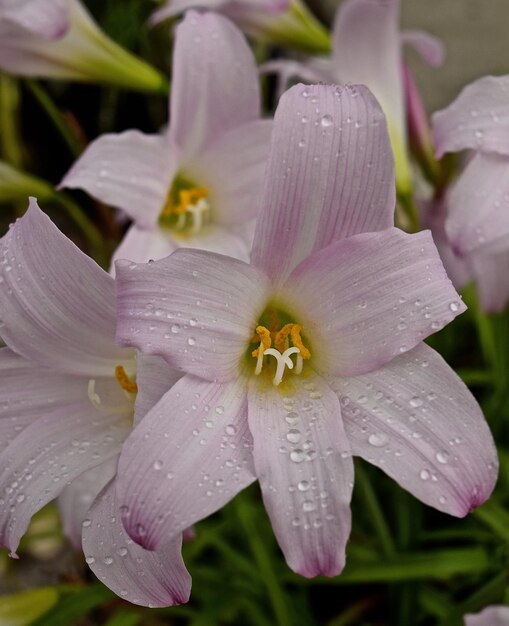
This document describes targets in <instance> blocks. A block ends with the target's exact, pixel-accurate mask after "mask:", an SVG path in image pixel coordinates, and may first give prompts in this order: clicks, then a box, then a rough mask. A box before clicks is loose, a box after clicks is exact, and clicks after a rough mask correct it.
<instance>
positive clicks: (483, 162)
mask: <svg viewBox="0 0 509 626" xmlns="http://www.w3.org/2000/svg"><path fill="white" fill-rule="evenodd" d="M432 122H433V133H434V138H435V145H436V149H437V157H438V158H440V157H441V156H443V154H445V153H446V152H457V151H460V150H470V151H471V158H470V160H469V162H468V164H467V165H466V167H465V169H464V170H463V172H462V173H461V174H460V176H459V178H458V180H457V181H456V183H455V184H454V185H453V186H452V188H451V189H450V190H449V193H448V196H447V200H446V201H447V217H446V219H445V232H446V234H447V239H448V242H449V245H450V246H451V247H452V250H453V251H454V253H455V254H456V255H457V256H458V257H459V258H461V259H463V261H464V262H465V263H466V265H467V266H468V267H469V270H470V273H471V275H472V277H473V279H474V280H475V282H476V284H477V288H478V292H479V298H480V301H481V306H482V307H483V309H484V310H486V311H489V312H497V311H501V310H502V309H503V308H504V307H505V305H506V304H507V302H508V300H509V275H508V272H507V267H508V265H509V213H508V211H507V208H508V203H509V76H499V77H494V76H487V77H484V78H481V79H479V80H476V81H474V82H473V83H471V84H470V85H468V86H467V87H465V88H464V89H463V90H462V91H461V93H460V94H459V96H458V97H457V98H456V100H455V101H454V102H452V104H450V105H449V106H448V107H447V108H445V109H443V110H442V111H438V112H437V113H435V114H434V115H433V118H432Z"/></svg>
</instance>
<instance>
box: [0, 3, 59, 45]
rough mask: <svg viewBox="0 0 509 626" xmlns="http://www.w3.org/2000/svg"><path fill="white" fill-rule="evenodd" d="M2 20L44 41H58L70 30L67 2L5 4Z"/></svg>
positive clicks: (2, 9)
mask: <svg viewBox="0 0 509 626" xmlns="http://www.w3.org/2000/svg"><path fill="white" fill-rule="evenodd" d="M3 4H4V5H5V6H2V7H0V19H1V20H2V21H3V20H6V21H8V22H10V23H11V24H15V25H16V26H18V27H19V28H21V29H23V30H28V31H30V32H31V33H33V34H34V35H37V36H38V37H43V38H44V39H50V40H51V39H58V38H59V37H62V36H63V35H64V34H65V32H66V31H67V30H68V28H69V11H68V8H67V7H66V2H65V0H17V1H16V2H14V3H12V2H8V3H7V4H6V3H3Z"/></svg>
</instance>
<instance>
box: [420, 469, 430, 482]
mask: <svg viewBox="0 0 509 626" xmlns="http://www.w3.org/2000/svg"><path fill="white" fill-rule="evenodd" d="M419 477H420V479H421V480H429V477H430V473H429V472H428V470H426V469H423V470H421V473H420V474H419Z"/></svg>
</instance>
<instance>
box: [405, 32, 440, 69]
mask: <svg viewBox="0 0 509 626" xmlns="http://www.w3.org/2000/svg"><path fill="white" fill-rule="evenodd" d="M401 41H402V43H403V44H405V45H407V46H412V48H413V49H414V50H415V51H416V52H417V53H418V54H420V56H421V58H422V60H423V61H425V62H426V63H427V64H428V65H431V67H439V66H440V65H442V63H443V62H444V57H445V48H444V44H443V43H442V40H441V39H439V38H438V37H435V36H434V35H432V34H431V33H428V32H426V31H424V30H405V31H403V32H402V33H401Z"/></svg>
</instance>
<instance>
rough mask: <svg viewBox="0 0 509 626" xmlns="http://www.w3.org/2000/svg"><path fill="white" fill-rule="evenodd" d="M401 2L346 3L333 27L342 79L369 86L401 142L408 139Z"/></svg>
mask: <svg viewBox="0 0 509 626" xmlns="http://www.w3.org/2000/svg"><path fill="white" fill-rule="evenodd" d="M399 4H400V3H399V0H385V1H384V2H380V1H379V0H346V1H345V2H342V3H341V5H340V7H339V9H338V11H337V13H336V18H335V21H334V27H333V35H332V37H333V44H332V50H333V58H334V63H335V67H336V74H337V76H338V80H340V81H341V82H342V83H347V82H353V83H360V84H363V85H366V86H367V87H369V89H370V90H371V91H372V92H373V93H374V95H375V96H376V98H377V100H378V101H379V102H380V105H381V107H382V109H383V111H384V113H385V115H386V116H387V121H388V124H389V126H393V127H394V128H395V130H396V132H397V134H398V137H399V139H400V141H404V138H405V130H404V124H405V113H404V102H403V85H402V80H401V46H400V33H399Z"/></svg>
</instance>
